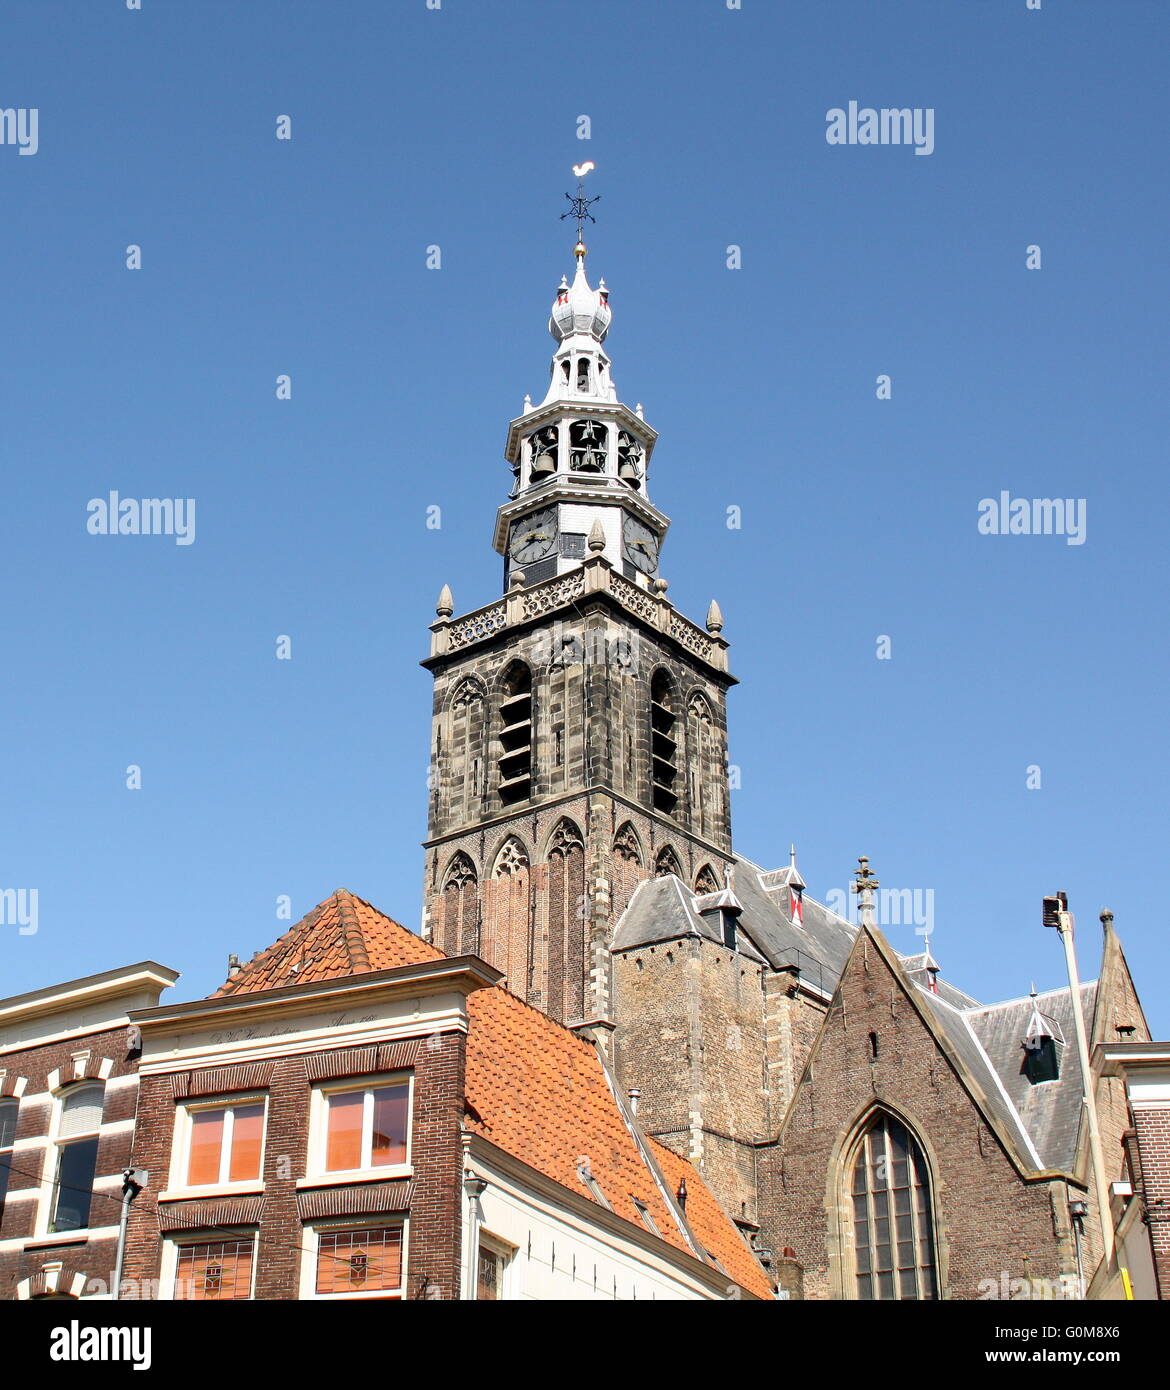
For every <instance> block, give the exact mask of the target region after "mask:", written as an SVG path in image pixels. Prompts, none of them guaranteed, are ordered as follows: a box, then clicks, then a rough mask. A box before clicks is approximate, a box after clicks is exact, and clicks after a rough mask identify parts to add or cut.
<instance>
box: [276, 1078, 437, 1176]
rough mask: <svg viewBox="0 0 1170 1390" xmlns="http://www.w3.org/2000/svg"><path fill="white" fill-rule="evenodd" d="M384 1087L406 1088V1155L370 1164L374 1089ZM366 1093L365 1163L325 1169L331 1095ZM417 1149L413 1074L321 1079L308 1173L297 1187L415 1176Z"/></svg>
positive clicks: (312, 1115) (312, 1103) (312, 1107)
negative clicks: (414, 1164) (414, 1163)
mask: <svg viewBox="0 0 1170 1390" xmlns="http://www.w3.org/2000/svg"><path fill="white" fill-rule="evenodd" d="M385 1086H405V1087H406V1158H405V1160H404V1162H402V1163H391V1164H386V1165H384V1166H383V1167H381V1168H375V1167H372V1166H371V1159H372V1154H373V1132H374V1094H373V1093H374V1092H375V1091H378V1090H381V1089H382V1088H383V1087H385ZM354 1092H364V1094H365V1101H364V1103H363V1106H362V1162H361V1166H360V1167H357V1168H326V1166H325V1163H326V1156H327V1153H328V1145H329V1100H330V1098H331V1097H332V1096H339V1095H352V1094H353V1093H354ZM413 1151H414V1073H413V1071H397V1072H386V1073H384V1074H380V1075H376V1076H362V1077H347V1078H345V1079H340V1078H339V1079H337V1080H330V1081H321V1082H318V1083H317V1084H316V1085H314V1087H313V1091H312V1095H311V1097H310V1100H309V1147H308V1154H307V1165H306V1176H305V1178H304V1179H302V1180H301V1181H300V1182H299V1183H298V1186H321V1185H322V1184H326V1183H337V1182H353V1181H355V1180H360V1181H373V1180H374V1179H387V1178H404V1177H410V1176H412V1174H413V1172H414V1168H413Z"/></svg>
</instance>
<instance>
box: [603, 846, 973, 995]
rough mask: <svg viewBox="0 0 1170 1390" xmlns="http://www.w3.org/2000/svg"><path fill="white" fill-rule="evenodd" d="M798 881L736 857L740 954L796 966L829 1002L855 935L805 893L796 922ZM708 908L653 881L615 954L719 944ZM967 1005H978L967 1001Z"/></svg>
mask: <svg viewBox="0 0 1170 1390" xmlns="http://www.w3.org/2000/svg"><path fill="white" fill-rule="evenodd" d="M793 875H795V876H796V881H797V883H801V882H803V880H801V879H800V876H799V874H797V873H796V870H795V869H793V868H790V867H786V868H783V869H773V870H771V871H768V870H764V869H761V868H760V866H759V865H758V864H753V863H752V862H751V860H750V859H743V858H742V857H739V856H737V857H736V859H735V862H734V864H733V865H732V868H731V873H730V875H729V882H728V889H729V890H730V891H731V892H732V893H733V894H734V897H735V900H736V902H737V903H738V904H739V906H740V907H741V908H742V912H741V914H740V916H739V923H738V930H739V933H740V934H741V940H742V937H743V936H746V937H747V938H748V941H749V942H750V943H751V946H750V949H749V948H747V947H744V948H743V954H744V955H747V956H749V957H751V958H753V959H756V960H765V961H767V962H768V964H769V965H771V966H772V967H773V969H776V970H783V969H785V968H787V967H789V966H792V965H796V966H799V968H800V973H801V978H802V979H803V980H804V981H805V982H806V983H808V984H811V985H815V986H816V987H817V988H818V989H821V990H823V991H824V992H825V993H826V994H832V993H833V991H834V990H835V989H836V988H837V981H838V980H839V979H840V978H841V971H842V970H843V969H844V968H845V962H846V960H847V959H848V958H849V952H850V951H851V950H852V949H853V942H854V940H855V939H856V937H857V928H856V927H855V926H854V925H853V924H852V923H851V922H847V921H845V919H844V918H843V917H838V916H837V914H836V913H835V912H832V911H830V910H829V908H827V907H825V906H824V905H823V904H821V903H818V902H817V901H815V899H813V898H810V897H809V895H808V893H807V892H806V893H805V894H804V895H803V908H804V913H803V917H804V920H803V922H794V921H793V920H792V916H791V911H790V894H789V890H788V885H789V882H790V881H791V880H792V878H793ZM706 901H707V899H705V898H704V899H696V897H695V895H694V894H693V893H692V892H690V890H689V889H688V888H686V887H685V885H684V884H682V883H681V882H680V881H679V880H678V879H677V878H675V877H674V876H673V875H670V874H667V875H664V876H663V877H662V878H655V879H648V880H647V881H646V882H644V883H641V884H639V885H638V888H637V890H636V891H635V892H634V894H633V896H632V897H631V899H630V902H629V905H628V907H627V908H626V910H625V912H624V913H623V914H622V917H621V920H620V921H619V922H618V924H617V927H616V929H615V932H614V941H613V947H614V950H619V951H620V950H626V949H629V948H631V947H635V946H645V945H649V944H650V943H652V942H657V941H669V940H674V939H676V938H678V937H684V936H704V937H707V938H708V939H709V940H712V941H718V940H721V936H720V930H719V920H718V917H717V915H716V914H714V913H710V914H708V915H707V916H706V917H704V916H703V914H701V913H700V912H699V911H698V910H697V906H696V905H697V904H699V905H701V904H703V903H705V902H706ZM940 988H942V982H941V981H940ZM958 993H960V994H961V991H958ZM962 998H963V999H964V1000H965V1001H967V1002H969V1003H974V1002H975V1001H974V1000H973V999H970V997H969V996H968V995H962Z"/></svg>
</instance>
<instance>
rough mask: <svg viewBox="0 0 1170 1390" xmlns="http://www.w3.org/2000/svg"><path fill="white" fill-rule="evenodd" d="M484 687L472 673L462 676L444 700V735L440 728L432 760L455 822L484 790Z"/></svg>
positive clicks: (485, 696)
mask: <svg viewBox="0 0 1170 1390" xmlns="http://www.w3.org/2000/svg"><path fill="white" fill-rule="evenodd" d="M486 701H487V691H486V689H485V688H484V685H483V682H482V681H480V680H478V679H477V678H476V677H475V676H464V678H463V679H462V680H461V681H459V682H458V684H457V685H456V686H455V688H454V689H453V690H452V691H451V696H450V699H449V700H448V702H447V721H446V722H447V737H446V741H445V742H444V739H443V735H442V730H441V729H440V731H439V735H438V739H437V742H436V747H435V763H436V768H437V771H438V775H439V779H440V785H439V788H438V790H440V791H441V789H442V788H443V787H446V788H447V789H448V795H447V798H446V802H445V804H446V808H447V811H448V813H449V815H451V816H452V817H453V818H454V819H455V821H456V822H462V821H464V820H465V819H466V818H467V817H468V815H470V814H471V813H472V812H473V811H474V810H475V808H476V802H477V799H478V798H479V797H481V796H482V794H483V761H484V751H483V739H484V712H485V709H486Z"/></svg>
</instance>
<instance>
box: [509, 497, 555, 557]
mask: <svg viewBox="0 0 1170 1390" xmlns="http://www.w3.org/2000/svg"><path fill="white" fill-rule="evenodd" d="M556 543H557V509H556V508H555V507H545V508H544V509H543V511H539V512H530V513H529V515H528V516H525V517H521V518H520V520H519V521H517V522H515V523H514V524H513V526H512V538H511V540H510V541H509V543H508V554H509V555H511V557H512V559H513V560H515V561H516V563H517V564H518V565H532V564H535V563H536V561H537V560H543V559H544V557H545V556H546V555H551V554H552V552H553V548H554V547H555V546H556Z"/></svg>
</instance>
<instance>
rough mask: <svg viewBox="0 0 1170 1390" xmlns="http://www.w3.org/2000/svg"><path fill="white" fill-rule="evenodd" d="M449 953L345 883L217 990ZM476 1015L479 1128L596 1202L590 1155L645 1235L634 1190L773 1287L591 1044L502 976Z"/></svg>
mask: <svg viewBox="0 0 1170 1390" xmlns="http://www.w3.org/2000/svg"><path fill="white" fill-rule="evenodd" d="M713 915H714V914H713ZM444 958H445V953H444V952H442V951H440V950H438V949H437V948H436V947H434V946H432V945H430V944H429V943H428V942H426V941H423V940H422V938H421V937H419V936H418V935H416V934H415V933H414V932H412V931H409V930H408V929H407V928H406V927H404V926H402V925H401V924H400V923H398V922H395V921H393V920H392V919H391V918H389V917H387V916H386V915H385V914H384V913H381V912H379V911H378V909H377V908H376V907H374V906H372V904H370V903H368V902H366V901H365V899H363V898H359V897H357V896H356V895H355V894H353V893H350V892H348V891H347V890H346V889H344V888H339V889H338V890H337V891H336V892H335V893H333V894H331V895H330V896H329V897H328V898H326V899H325V900H324V902H321V903H318V905H317V906H316V907H315V908H313V910H312V911H311V912H309V913H308V914H307V915H306V916H305V917H304V918H303V919H302V920H301V921H299V922H297V923H296V924H295V925H294V926H292V927H290V928H289V930H288V931H287V932H285V933H284V935H283V936H281V937H280V938H279V939H278V940H277V941H275V942H273V944H272V945H271V946H269V947H268V949H267V950H265V951H261V952H259V953H258V954H257V955H256V956H255V957H253V959H252V960H251V961H249V962H248V963H247V964H245V965H243V966H242V968H241V969H240V970H239V971H238V972H237V973H236V974H235V975H234V976H232V977H230V978H229V979H228V980H226V981H225V982H224V984H222V985H221V986H220V987H219V989H217V990H216V991H215V993H214V995H212V996H211V997H212V998H221V997H223V996H226V995H241V994H248V993H253V992H258V991H262V990H266V989H279V988H281V987H282V986H286V985H291V984H295V983H297V982H301V981H303V982H310V981H319V980H328V979H338V978H342V977H344V976H347V975H360V974H365V973H368V972H370V971H377V970H388V969H392V968H393V967H395V966H400V965H418V964H424V963H426V962H428V961H433V960H442V959H444ZM468 1016H469V1029H468V1039H467V1072H466V1080H465V1086H464V1101H465V1124H466V1126H467V1128H468V1129H469V1130H471V1131H472V1132H473V1133H476V1134H480V1135H482V1136H483V1138H485V1139H487V1140H489V1141H490V1142H491V1143H492V1144H495V1145H496V1146H497V1147H498V1148H500V1149H503V1150H504V1151H505V1152H507V1153H509V1154H511V1155H512V1156H513V1157H515V1158H517V1159H519V1160H520V1161H521V1162H523V1163H525V1164H527V1165H528V1166H529V1167H530V1168H534V1169H536V1171H538V1172H540V1173H543V1174H544V1175H545V1176H546V1177H548V1178H551V1179H552V1180H553V1181H554V1182H556V1183H559V1184H560V1185H561V1186H562V1187H564V1188H567V1189H568V1190H569V1191H572V1192H575V1193H576V1194H577V1195H578V1196H579V1197H584V1198H586V1199H588V1200H591V1201H594V1202H597V1201H598V1198H597V1196H596V1195H595V1194H594V1192H593V1191H592V1190H591V1188H590V1187H589V1186H588V1185H587V1184H586V1183H585V1182H584V1181H583V1180H582V1177H581V1175H580V1171H579V1166H578V1161H579V1160H580V1159H585V1160H586V1161H587V1164H588V1169H589V1172H590V1174H591V1176H592V1178H593V1180H594V1181H595V1182H596V1185H597V1188H598V1189H599V1191H600V1192H601V1193H602V1194H603V1195H604V1198H605V1203H607V1204H608V1206H609V1207H610V1208H612V1210H613V1212H614V1213H615V1215H617V1216H618V1217H620V1218H621V1219H622V1220H624V1221H628V1222H629V1223H630V1224H631V1225H633V1226H635V1227H636V1228H637V1229H638V1231H639V1232H640V1233H641V1234H642V1235H643V1236H645V1234H646V1233H647V1230H648V1228H647V1226H646V1224H645V1222H644V1221H643V1219H642V1217H641V1216H640V1215H639V1213H638V1209H637V1207H636V1206H635V1205H634V1198H635V1197H636V1198H637V1199H638V1201H640V1202H642V1203H643V1204H644V1205H645V1207H646V1209H647V1211H648V1212H649V1214H650V1216H651V1218H652V1219H653V1222H654V1226H655V1227H656V1228H657V1232H658V1234H659V1236H660V1238H661V1239H662V1240H664V1241H665V1242H666V1243H667V1244H668V1245H670V1246H672V1247H673V1248H674V1249H676V1250H680V1251H683V1252H685V1253H686V1254H687V1255H690V1256H692V1257H693V1258H698V1259H701V1260H702V1261H703V1262H704V1263H706V1264H708V1265H710V1266H712V1267H715V1268H718V1269H720V1270H721V1271H723V1272H725V1273H727V1274H728V1276H729V1277H730V1279H731V1280H733V1281H734V1282H736V1283H738V1284H740V1285H741V1286H742V1287H743V1288H745V1289H747V1290H748V1291H749V1292H751V1293H753V1294H755V1295H756V1296H757V1297H759V1298H771V1297H772V1291H771V1286H770V1284H769V1282H768V1278H767V1275H766V1274H765V1273H764V1270H763V1268H762V1267H761V1266H760V1264H759V1263H758V1262H757V1261H756V1258H755V1256H754V1255H753V1254H752V1253H751V1250H750V1249H749V1248H748V1245H747V1243H746V1242H745V1241H744V1239H743V1237H742V1235H741V1234H740V1232H739V1230H738V1229H737V1227H736V1226H735V1225H734V1224H733V1223H732V1222H731V1221H730V1220H729V1219H728V1217H727V1216H726V1215H725V1214H724V1212H723V1210H722V1208H721V1207H720V1206H719V1204H718V1203H717V1202H716V1200H715V1198H714V1197H713V1196H712V1195H711V1193H710V1191H709V1190H708V1189H707V1187H706V1185H705V1184H704V1182H703V1179H702V1178H701V1177H700V1176H699V1173H698V1171H697V1170H696V1169H695V1168H693V1167H692V1166H691V1164H690V1163H688V1162H687V1161H686V1160H685V1159H681V1158H677V1157H676V1156H675V1155H673V1154H670V1153H669V1151H668V1150H666V1151H660V1149H661V1146H659V1145H651V1141H650V1140H648V1139H647V1138H646V1137H645V1136H643V1135H642V1134H641V1131H640V1130H638V1129H637V1126H636V1124H635V1122H634V1121H633V1118H632V1116H630V1115H629V1114H628V1112H627V1111H626V1110H625V1108H624V1107H623V1105H622V1103H621V1102H620V1101H619V1100H618V1098H617V1096H616V1094H615V1092H614V1090H613V1087H612V1085H611V1083H610V1080H609V1076H608V1073H607V1071H606V1069H605V1066H604V1064H603V1063H602V1060H601V1058H600V1056H599V1055H598V1052H597V1049H596V1048H595V1047H594V1046H593V1045H592V1044H591V1043H588V1042H586V1041H584V1040H583V1039H581V1038H579V1037H578V1036H577V1035H576V1034H575V1033H573V1032H572V1031H571V1030H570V1029H568V1028H565V1027H563V1026H562V1025H561V1024H559V1023H556V1022H555V1021H554V1020H553V1019H551V1018H549V1017H548V1016H547V1015H545V1014H542V1013H540V1012H539V1010H537V1009H534V1008H532V1007H530V1006H529V1005H528V1004H526V1003H524V1002H523V1000H521V999H519V998H517V997H516V996H515V995H513V994H510V993H509V992H508V991H507V990H505V989H503V988H501V987H500V986H492V987H490V988H485V989H480V990H476V991H475V992H474V993H472V994H471V995H470V996H469V997H468ZM667 1173H669V1174H670V1176H669V1177H667ZM683 1177H685V1179H686V1185H687V1190H688V1194H689V1196H688V1202H687V1208H686V1214H685V1216H684V1215H683V1214H682V1213H681V1212H680V1211H679V1210H678V1209H677V1208H676V1206H675V1204H674V1193H675V1192H676V1191H677V1189H678V1184H679V1182H680V1181H681V1180H682V1178H683ZM598 1205H603V1203H600V1202H599V1203H598Z"/></svg>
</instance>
